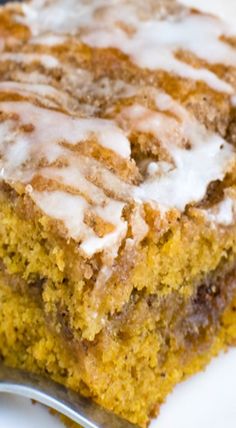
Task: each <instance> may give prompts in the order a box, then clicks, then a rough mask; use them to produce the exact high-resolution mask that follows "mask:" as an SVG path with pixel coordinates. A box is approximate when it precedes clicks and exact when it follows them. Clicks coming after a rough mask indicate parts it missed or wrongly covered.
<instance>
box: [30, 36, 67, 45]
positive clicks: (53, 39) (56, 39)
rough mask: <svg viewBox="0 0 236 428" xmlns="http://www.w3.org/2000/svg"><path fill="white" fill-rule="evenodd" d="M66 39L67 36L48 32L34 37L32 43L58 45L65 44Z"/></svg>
mask: <svg viewBox="0 0 236 428" xmlns="http://www.w3.org/2000/svg"><path fill="white" fill-rule="evenodd" d="M65 41H66V37H65V36H62V35H59V34H58V35H56V34H51V33H48V34H43V35H42V36H39V37H33V38H32V39H31V40H30V43H31V44H33V45H43V46H56V45H61V44H63V43H64V42H65Z"/></svg>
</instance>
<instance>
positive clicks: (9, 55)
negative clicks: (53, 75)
mask: <svg viewBox="0 0 236 428" xmlns="http://www.w3.org/2000/svg"><path fill="white" fill-rule="evenodd" d="M0 61H1V62H3V61H12V62H18V63H22V64H31V63H33V62H39V63H40V64H42V65H43V66H44V67H45V68H49V69H50V68H57V67H59V66H60V63H59V61H58V60H57V59H56V58H55V57H54V56H52V55H46V54H39V53H13V52H3V53H2V54H1V55H0Z"/></svg>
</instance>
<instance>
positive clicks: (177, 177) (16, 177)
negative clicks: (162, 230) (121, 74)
mask: <svg viewBox="0 0 236 428" xmlns="http://www.w3.org/2000/svg"><path fill="white" fill-rule="evenodd" d="M22 10H23V12H24V15H21V16H18V15H15V19H16V20H17V21H19V22H22V23H24V24H25V25H28V26H29V27H30V29H31V32H32V37H31V38H30V40H29V43H31V44H38V45H41V44H42V45H47V46H49V47H50V46H54V45H57V44H60V43H64V42H68V40H69V39H68V37H67V36H68V35H69V36H73V35H75V34H76V33H79V40H82V41H83V42H84V43H86V44H88V45H91V46H93V47H101V48H106V47H112V48H117V49H119V50H120V51H122V52H124V53H125V54H127V55H128V56H129V57H130V59H131V60H132V61H133V62H134V63H136V64H137V65H138V66H139V67H142V68H147V69H149V70H165V71H167V72H168V73H174V74H176V75H178V76H181V77H184V78H187V79H191V80H194V81H203V82H205V83H206V84H207V85H208V86H209V87H210V88H212V89H214V90H216V91H219V92H225V93H227V94H229V95H230V96H231V100H232V104H234V105H235V91H234V90H233V89H232V87H231V86H230V84H229V83H227V82H226V81H225V80H224V79H223V78H219V77H218V76H217V75H216V74H215V73H213V72H212V71H210V70H209V69H208V68H207V66H205V65H202V66H201V68H195V67H193V66H192V65H190V64H187V63H186V62H184V61H183V60H181V59H179V58H177V56H176V53H177V52H178V51H181V50H184V51H189V52H190V53H192V54H194V55H195V56H197V57H198V58H200V59H202V60H203V61H205V62H207V63H208V64H211V65H212V64H217V63H219V64H224V65H227V66H234V67H235V66H236V51H235V49H233V47H231V46H230V45H229V44H227V43H226V42H224V41H223V40H222V39H221V38H220V37H221V36H222V35H226V36H227V35H232V34H233V33H234V29H233V30H232V28H231V27H230V28H228V27H227V26H226V25H225V23H223V22H222V21H220V20H219V19H217V18H215V17H213V16H207V15H200V14H194V13H192V12H190V11H189V10H185V12H184V13H182V14H181V15H179V16H178V17H175V18H173V17H172V19H171V18H168V19H166V20H160V19H159V18H158V17H155V16H151V17H150V19H146V18H144V17H142V16H141V15H140V14H139V10H138V6H137V4H136V3H135V2H134V1H133V2H132V1H129V0H114V1H111V2H107V0H91V1H86V0H67V1H65V0H51V1H47V0H32V1H31V2H30V3H27V4H26V3H24V4H23V5H22ZM127 28H128V30H127ZM73 40H75V41H76V38H73ZM8 60H9V61H13V62H16V63H22V64H24V63H25V64H28V63H32V62H34V61H38V62H40V63H41V64H42V65H43V66H44V67H45V68H48V69H50V68H56V67H59V66H60V67H61V64H60V62H59V61H58V60H57V59H56V58H55V57H54V56H51V55H45V54H40V53H12V52H4V53H1V54H0V61H8ZM62 70H64V69H63V67H62ZM73 71H74V72H75V70H73V69H72V72H73ZM82 73H85V74H87V75H89V76H90V77H89V79H88V81H89V85H90V87H91V88H92V86H91V85H92V84H93V80H92V73H91V74H90V73H89V72H87V71H82ZM78 74H79V70H77V74H76V76H75V81H77V80H76V79H77V78H78ZM47 75H50V73H48V74H47ZM72 77H73V76H72ZM29 78H30V79H31V81H32V83H29V82H27V80H26V82H25V83H19V82H0V92H9V93H19V94H22V95H25V96H26V97H27V98H29V99H31V98H32V96H33V95H34V96H37V97H40V98H42V99H44V98H46V99H48V100H52V101H53V102H55V105H56V104H57V105H58V103H61V104H62V105H63V103H64V102H65V103H66V99H65V98H64V96H65V97H66V94H64V93H63V92H61V91H57V90H56V89H55V88H53V87H52V86H50V85H48V84H46V81H44V82H41V83H40V84H39V82H38V77H37V75H36V77H35V75H33V74H32V75H31V76H29ZM41 78H42V77H40V79H41ZM105 78H106V77H105ZM109 83H110V80H108V84H109ZM116 83H119V82H116ZM122 84H123V83H122ZM122 84H121V88H122ZM82 86H83V82H82ZM125 87H126V96H128V95H129V94H130V96H131V95H138V88H135V87H131V86H130V87H129V86H128V85H126V84H124V88H125ZM124 88H123V94H124V96H125V91H124ZM78 91H81V90H80V88H78ZM151 91H152V94H151V95H150V94H148V95H149V98H150V97H151V98H152V100H153V101H154V103H155V107H154V109H153V110H150V109H149V108H147V107H145V106H143V105H141V104H139V103H138V101H137V102H136V103H135V104H133V105H132V106H129V107H126V108H124V109H123V110H122V111H121V113H119V115H118V117H117V119H116V122H115V121H112V120H106V119H99V118H96V117H92V118H89V119H87V118H79V117H77V116H73V115H69V114H68V115H67V114H64V113H60V112H57V111H53V110H49V109H47V108H42V107H37V106H36V105H34V104H33V103H31V102H23V101H19V102H7V101H6V102H0V112H3V113H6V114H9V117H8V118H7V119H6V120H5V121H2V122H0V177H1V179H3V180H5V181H7V182H10V183H14V182H20V183H22V184H23V185H24V186H25V191H26V192H27V193H28V195H29V196H30V197H31V198H32V199H33V201H34V202H35V204H36V205H37V206H38V207H39V208H40V209H41V210H42V212H43V213H44V214H46V215H47V216H49V217H52V218H53V219H56V220H58V221H59V222H62V224H63V225H64V227H65V229H66V231H67V234H68V237H71V238H72V239H74V240H76V241H77V242H78V243H79V248H80V251H81V252H82V253H83V254H85V255H86V256H87V257H92V256H93V255H94V254H96V253H102V254H103V260H104V263H105V265H106V266H105V267H103V268H102V270H101V276H100V277H99V280H98V282H97V284H98V283H99V281H100V280H101V281H102V282H103V280H102V278H104V277H106V279H107V272H109V275H110V272H111V269H110V267H111V266H112V264H113V262H114V259H115V258H116V256H117V254H118V251H119V248H120V246H121V242H122V241H123V240H124V239H125V237H126V234H127V230H128V225H127V222H126V221H125V220H124V218H123V212H124V208H125V206H126V203H127V202H130V201H131V202H132V213H131V214H130V223H131V224H130V225H131V232H132V233H133V237H132V238H128V239H127V241H126V244H127V243H128V244H130V245H131V244H132V245H134V244H135V245H138V243H139V242H140V241H141V240H142V239H143V238H144V237H145V236H146V234H147V233H148V227H147V224H146V222H145V220H144V218H143V215H144V203H148V204H150V205H151V206H152V207H154V208H155V209H157V210H159V211H161V212H162V215H163V216H164V215H165V213H166V212H167V211H168V210H171V209H173V208H176V209H178V210H180V211H181V212H183V211H184V210H185V208H186V205H188V204H191V203H193V204H194V203H196V202H199V201H200V200H201V199H202V198H203V197H204V196H205V194H206V190H207V187H208V185H209V183H211V182H212V181H214V180H222V179H223V178H224V176H225V174H226V172H227V171H228V170H230V168H231V166H232V163H233V162H234V161H235V152H234V149H233V146H231V145H229V144H228V143H227V142H226V141H225V140H223V138H221V137H220V136H219V135H217V134H215V133H213V132H210V131H207V130H206V129H205V127H204V126H203V125H201V124H200V123H199V122H198V121H197V120H196V119H195V118H194V117H193V116H192V115H191V114H190V113H188V112H187V110H185V109H184V108H183V107H182V106H181V105H180V104H178V103H177V102H176V101H174V100H173V99H172V98H171V97H170V96H168V95H167V94H165V93H161V92H157V91H156V90H154V89H153V88H152V89H151ZM101 92H102V94H103V95H104V94H106V85H105V86H104V85H103V86H102V87H101ZM117 92H118V94H119V91H117ZM121 92H122V91H121ZM108 96H109V88H108ZM117 98H119V95H118V96H117ZM55 105H53V108H54V107H55ZM50 107H51V106H50ZM55 108H56V107H55ZM167 113H168V114H167ZM169 113H171V114H169ZM29 125H32V126H29ZM118 125H119V126H118ZM133 131H134V132H138V133H146V134H152V136H153V137H154V138H155V139H156V141H157V144H159V145H160V147H161V148H163V149H164V151H165V152H166V153H167V154H168V155H169V157H168V160H167V161H163V159H160V160H159V161H158V160H157V161H155V160H153V159H150V160H148V159H145V160H144V163H145V162H146V174H144V177H143V181H142V182H141V183H140V184H139V185H136V186H134V185H128V184H127V183H126V182H125V181H123V180H122V179H121V178H119V176H117V175H116V174H115V173H113V172H112V171H111V170H109V169H108V168H106V167H105V166H104V165H103V163H102V161H101V162H98V161H96V160H95V159H92V158H89V157H86V156H85V155H82V154H79V155H78V153H76V148H77V145H78V146H79V145H80V144H82V143H83V142H86V143H87V144H90V143H91V142H94V141H96V143H97V144H98V145H99V146H100V150H103V149H104V148H105V149H108V150H109V151H110V153H111V155H112V156H113V160H114V159H115V160H116V159H117V161H118V158H119V161H120V160H122V162H124V163H129V162H130V155H131V147H130V142H129V139H128V137H129V135H130V134H131V133H132V132H133ZM65 143H66V144H65ZM39 177H41V179H44V180H49V181H51V182H53V183H54V184H56V190H55V188H50V187H49V188H48V189H47V190H44V189H41V190H40V189H39V188H38V187H37V185H36V184H35V182H37V179H38V178H39ZM34 180H35V181H34ZM108 195H109V196H108ZM111 195H113V196H111ZM114 195H115V196H114ZM91 216H92V217H91ZM206 216H207V218H208V220H210V221H211V222H215V223H219V224H224V225H229V224H231V223H232V221H233V220H234V218H233V217H234V205H233V202H232V200H231V199H230V198H229V197H226V198H225V199H224V201H222V202H221V203H220V204H219V205H218V207H217V210H216V211H215V209H214V210H213V209H211V210H208V211H207V212H206ZM94 219H99V221H100V220H101V221H102V222H103V223H104V224H105V225H108V226H109V227H108V230H109V231H108V232H107V231H105V232H104V233H103V234H102V235H98V232H96V227H95V226H92V225H93V224H94V223H93V222H94V221H95V220H94ZM90 220H91V222H90ZM109 275H108V276H109Z"/></svg>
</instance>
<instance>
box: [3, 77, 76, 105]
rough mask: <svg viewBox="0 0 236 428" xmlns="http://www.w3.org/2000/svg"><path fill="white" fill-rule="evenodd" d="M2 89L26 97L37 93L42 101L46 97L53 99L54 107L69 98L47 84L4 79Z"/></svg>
mask: <svg viewBox="0 0 236 428" xmlns="http://www.w3.org/2000/svg"><path fill="white" fill-rule="evenodd" d="M0 91H1V92H9V93H18V94H20V95H22V96H26V97H29V96H30V95H36V96H37V97H39V99H40V100H41V101H42V102H45V98H47V99H48V100H50V102H51V101H53V106H54V107H57V106H58V105H60V106H64V105H66V104H67V100H68V96H67V95H66V94H64V93H63V92H62V91H59V90H57V89H55V88H54V87H53V86H50V85H45V84H36V83H25V82H11V81H6V82H5V81H4V82H0Z"/></svg>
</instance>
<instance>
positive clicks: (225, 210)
mask: <svg viewBox="0 0 236 428" xmlns="http://www.w3.org/2000/svg"><path fill="white" fill-rule="evenodd" d="M235 206H236V204H235V200H234V199H232V198H230V197H229V196H226V197H225V198H224V199H223V200H222V201H221V202H220V203H219V204H217V205H215V206H214V207H212V208H209V209H208V210H204V211H203V212H204V215H205V216H206V218H207V219H208V220H209V221H210V222H211V223H212V224H213V225H215V224H219V225H221V226H230V225H232V224H233V223H234V220H235Z"/></svg>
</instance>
